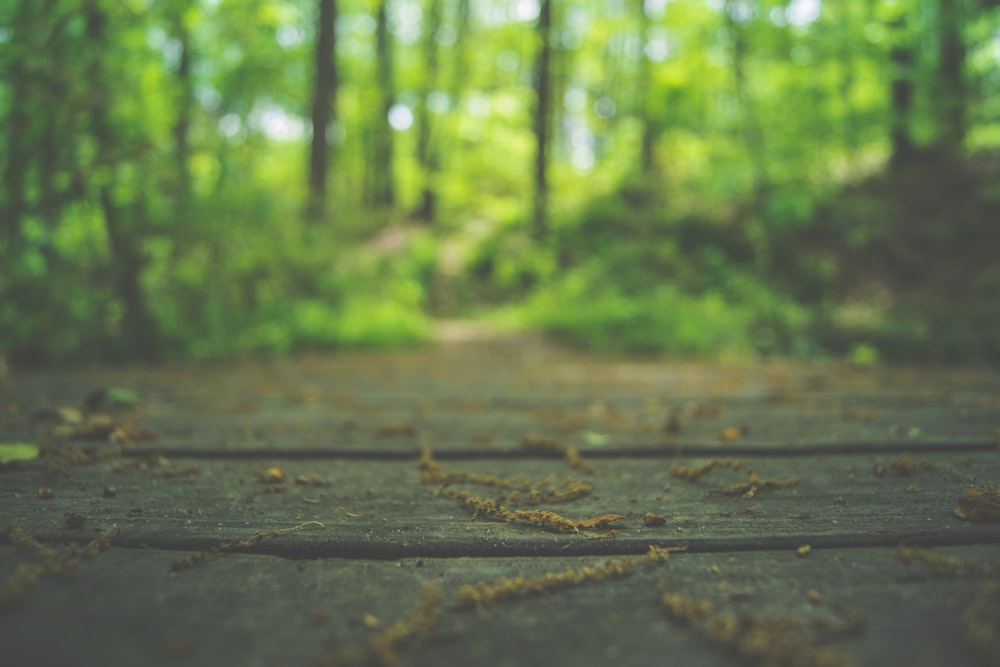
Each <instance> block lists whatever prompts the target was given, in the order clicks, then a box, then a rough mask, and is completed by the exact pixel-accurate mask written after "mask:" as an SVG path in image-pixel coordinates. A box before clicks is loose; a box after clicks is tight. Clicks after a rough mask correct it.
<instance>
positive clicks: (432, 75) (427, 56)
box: [416, 0, 442, 222]
mask: <svg viewBox="0 0 1000 667" xmlns="http://www.w3.org/2000/svg"><path fill="white" fill-rule="evenodd" d="M441 14H442V4H441V0H429V4H428V7H427V14H426V16H427V22H426V24H425V25H424V36H423V52H424V54H423V55H424V73H423V74H424V79H423V90H422V91H421V95H420V98H421V104H420V111H419V115H418V116H417V163H418V164H419V165H420V170H421V171H422V172H423V177H424V182H423V185H422V188H421V196H420V205H419V206H418V208H417V210H416V217H417V218H418V219H420V220H423V221H425V222H433V220H434V215H435V211H436V209H437V191H436V189H435V187H434V186H435V181H436V180H437V175H438V171H439V170H440V157H439V155H438V149H437V145H436V144H435V142H434V137H433V123H432V118H431V110H430V97H431V93H432V92H433V89H434V85H433V84H434V83H435V81H436V80H437V71H438V31H439V30H440V29H441Z"/></svg>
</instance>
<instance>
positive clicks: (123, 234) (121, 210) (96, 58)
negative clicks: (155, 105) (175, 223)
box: [83, 0, 158, 358]
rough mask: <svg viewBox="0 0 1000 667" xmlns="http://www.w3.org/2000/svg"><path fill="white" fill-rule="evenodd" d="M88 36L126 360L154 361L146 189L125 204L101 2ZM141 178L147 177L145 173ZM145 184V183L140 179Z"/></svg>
mask: <svg viewBox="0 0 1000 667" xmlns="http://www.w3.org/2000/svg"><path fill="white" fill-rule="evenodd" d="M83 12H84V23H85V34H86V36H87V40H88V42H89V47H90V48H89V52H90V54H91V55H90V61H89V66H88V70H89V71H88V75H89V76H88V79H89V85H90V87H91V94H90V95H89V97H88V99H89V106H88V109H87V111H88V114H89V119H90V134H91V136H92V138H93V140H94V144H95V152H96V156H95V161H96V162H97V163H98V164H99V165H101V168H102V169H104V170H106V174H107V175H106V177H105V178H103V179H100V180H99V181H97V182H95V183H93V186H94V187H95V188H96V190H97V200H98V202H99V205H100V209H101V212H102V213H103V215H104V227H105V230H106V232H107V235H108V244H109V246H110V249H111V271H112V281H113V288H114V291H115V294H116V296H117V297H118V299H119V301H120V303H121V307H122V333H123V335H124V343H125V346H126V348H127V349H125V350H124V352H125V356H132V357H137V358H152V357H154V356H155V355H156V354H157V352H158V347H157V343H156V339H157V330H156V323H155V320H154V319H153V317H152V315H151V314H150V312H149V309H148V305H147V303H146V299H145V295H144V294H143V290H142V284H141V276H142V270H143V268H144V266H145V263H146V257H145V255H144V253H143V252H142V249H141V246H140V244H139V235H138V233H137V231H136V229H134V226H135V222H136V220H137V219H138V217H139V216H137V215H135V214H136V213H139V214H140V215H142V214H145V213H146V210H145V209H146V206H145V203H144V201H139V198H142V197H144V194H143V188H142V187H137V188H134V189H133V191H132V194H131V196H132V197H133V200H132V202H131V203H132V207H131V210H130V209H129V208H126V207H125V206H124V205H123V204H122V202H120V201H119V196H118V194H117V192H116V190H117V189H118V187H117V186H118V179H119V174H118V171H119V170H118V167H119V160H120V159H121V158H120V152H121V151H120V148H121V147H120V146H119V145H118V143H117V136H118V133H117V132H116V131H115V128H114V126H113V125H112V120H111V114H110V105H111V102H112V100H113V98H114V89H113V87H112V85H111V83H110V76H111V75H110V73H109V72H108V69H107V66H106V62H105V58H106V54H107V53H109V51H110V49H109V48H108V45H109V39H110V38H109V36H108V25H109V24H110V22H111V21H110V17H109V16H108V13H107V10H106V9H105V8H104V7H103V6H102V4H101V3H100V1H99V0H88V2H87V3H86V4H85V6H84V9H83ZM139 173H140V176H141V174H142V173H143V171H142V170H140V172H139ZM140 180H141V179H140Z"/></svg>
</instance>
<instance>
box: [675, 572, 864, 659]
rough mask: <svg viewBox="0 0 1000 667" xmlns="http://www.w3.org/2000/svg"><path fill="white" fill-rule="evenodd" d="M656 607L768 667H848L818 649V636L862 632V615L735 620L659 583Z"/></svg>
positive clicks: (755, 616)
mask: <svg viewBox="0 0 1000 667" xmlns="http://www.w3.org/2000/svg"><path fill="white" fill-rule="evenodd" d="M657 590H658V591H659V594H660V603H661V604H662V605H663V607H664V609H665V610H666V611H667V613H668V614H669V615H670V617H671V618H672V619H674V620H675V621H678V622H680V623H683V624H687V625H700V626H701V628H702V630H703V631H704V633H705V635H706V636H707V637H708V638H709V639H710V640H712V641H713V642H716V643H718V644H720V645H723V646H726V647H729V648H732V649H735V650H736V651H737V652H738V653H739V654H740V655H742V656H743V657H745V658H750V659H753V660H755V661H756V662H757V663H759V664H762V665H768V666H769V667H848V666H850V665H853V664H854V660H853V658H852V657H851V656H850V655H848V654H847V653H844V652H842V651H837V650H834V649H830V648H826V647H823V646H820V645H819V644H817V643H816V640H815V637H814V635H816V634H819V633H824V634H825V633H829V632H831V631H832V632H836V633H842V634H844V633H846V634H851V633H856V632H859V631H860V630H861V629H862V628H863V626H864V617H863V615H862V614H861V613H855V614H852V615H851V616H850V617H849V618H848V619H847V620H845V621H840V620H835V619H816V620H808V619H805V618H801V617H798V616H792V615H791V614H778V615H776V616H761V615H758V614H749V615H745V616H737V615H736V614H734V613H732V612H729V611H724V612H719V613H715V612H714V609H715V606H714V605H713V603H712V601H711V600H707V599H704V598H691V597H687V596H685V595H682V594H680V593H674V592H672V591H671V590H670V589H669V586H668V585H667V584H666V583H665V582H663V581H661V582H659V584H658V586H657Z"/></svg>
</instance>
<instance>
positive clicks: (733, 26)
mask: <svg viewBox="0 0 1000 667" xmlns="http://www.w3.org/2000/svg"><path fill="white" fill-rule="evenodd" d="M752 9H753V4H752V3H751V2H749V1H744V0H726V4H725V15H726V27H727V29H728V31H729V39H730V49H731V50H730V58H731V66H732V73H733V87H734V92H735V95H736V103H737V105H738V106H739V111H740V133H741V135H742V138H743V146H744V148H745V150H746V153H747V158H748V159H749V161H750V164H751V165H752V169H753V171H752V176H753V186H752V189H753V191H754V192H755V193H756V194H758V195H759V194H761V193H762V192H763V191H764V190H765V189H766V188H767V185H768V175H767V152H766V148H765V145H764V134H763V131H762V129H761V126H760V123H759V121H758V119H757V115H756V113H755V108H754V99H753V94H752V92H751V91H750V78H749V77H748V76H747V71H746V66H747V60H748V59H749V57H750V43H749V41H748V38H747V29H746V24H747V23H748V22H749V21H751V20H752V14H751V13H750V12H751V11H752Z"/></svg>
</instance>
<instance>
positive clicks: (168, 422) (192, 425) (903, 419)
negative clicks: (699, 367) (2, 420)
mask: <svg viewBox="0 0 1000 667" xmlns="http://www.w3.org/2000/svg"><path fill="white" fill-rule="evenodd" d="M937 399H938V400H935V399H932V398H929V397H923V398H912V397H911V398H908V399H906V400H905V401H895V402H884V401H883V402H880V401H878V400H875V399H872V400H871V401H862V400H861V399H859V398H858V397H851V396H839V397H836V398H834V397H827V398H824V399H822V400H821V399H817V398H812V397H806V398H802V399H797V400H794V401H783V402H780V403H774V402H771V401H765V400H749V399H747V400H740V401H737V400H732V399H727V400H715V401H710V402H690V401H689V402H684V403H667V402H665V401H662V400H660V399H656V398H645V399H642V398H637V397H632V398H629V399H627V400H626V399H621V400H617V401H611V400H606V399H593V400H591V401H588V402H583V403H581V402H579V401H577V402H575V403H569V402H566V401H559V400H554V399H544V398H541V397H539V398H537V399H535V400H533V401H531V402H528V403H521V402H520V401H517V400H510V399H480V400H476V399H471V398H470V399H465V400H463V401H459V400H457V399H452V398H439V399H431V398H426V399H418V398H416V397H413V398H410V399H409V400H403V399H400V400H397V401H388V402H381V403H378V402H374V401H370V402H360V401H348V402H347V403H346V404H344V405H340V404H338V405H333V404H327V403H315V404H310V405H298V404H289V403H287V402H286V401H283V400H282V401H267V400H265V401H260V400H248V402H247V403H246V404H245V405H242V406H241V407H239V408H229V409H225V408H219V407H218V406H217V407H216V408H214V409H213V411H210V412H205V411H204V410H203V409H202V408H196V407H192V406H188V407H187V408H184V407H182V406H178V405H175V404H152V405H149V406H146V407H145V408H143V409H142V410H140V411H139V414H140V415H141V418H142V422H143V425H144V426H145V428H146V429H148V430H151V431H152V432H153V433H155V434H157V436H158V437H157V439H156V440H155V441H142V442H139V443H137V446H136V448H135V450H136V451H137V452H140V453H145V452H150V451H160V452H166V453H169V454H171V455H184V454H185V453H186V452H191V453H193V454H195V453H196V455H201V456H219V455H227V454H228V455H232V454H233V453H236V452H244V453H245V452H265V451H269V450H276V449H280V450H283V451H285V452H286V453H288V454H289V455H293V456H340V455H347V454H355V455H366V456H390V457H391V456H400V455H402V456H405V455H411V454H413V453H414V452H416V451H419V449H420V448H422V447H433V448H435V449H438V450H443V451H449V452H454V453H455V454H456V455H458V454H463V455H476V454H479V455H492V454H501V453H502V454H506V455H521V454H523V452H522V451H521V445H520V442H521V439H522V437H523V436H525V435H527V434H533V435H542V436H546V437H553V438H556V439H559V440H562V441H565V442H566V443H568V444H571V445H573V446H576V447H578V448H580V449H581V450H585V451H587V452H590V453H592V454H593V455H597V456H601V455H620V454H622V453H630V454H635V455H650V454H653V455H655V454H657V453H659V452H660V451H661V450H663V449H665V448H676V447H682V448H683V449H684V450H685V451H688V452H715V453H721V452H737V451H760V452H769V451H780V450H789V451H827V452H847V451H857V452H866V453H867V452H878V451H900V450H905V449H912V450H917V449H919V450H922V451H935V450H953V451H957V450H976V449H979V450H982V449H990V448H995V447H996V446H997V442H998V440H997V438H998V433H1000V430H998V429H1000V426H998V425H1000V402H998V403H997V405H993V403H992V402H990V400H989V399H988V398H986V397H978V398H977V399H976V400H972V399H963V400H962V401H957V402H956V400H955V399H947V398H944V397H937ZM215 410H217V411H215ZM673 413H675V414H676V415H677V417H676V418H675V422H676V423H677V424H679V432H678V433H670V434H667V433H665V432H664V423H665V422H666V421H667V415H668V414H673ZM44 433H45V429H44V428H42V427H41V426H32V425H31V424H29V423H28V422H27V421H26V420H10V419H9V420H7V422H6V428H4V425H3V424H0V437H2V438H3V439H5V440H8V441H24V440H27V441H34V440H37V439H39V438H41V437H43V436H44Z"/></svg>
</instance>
